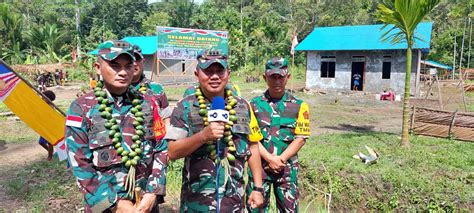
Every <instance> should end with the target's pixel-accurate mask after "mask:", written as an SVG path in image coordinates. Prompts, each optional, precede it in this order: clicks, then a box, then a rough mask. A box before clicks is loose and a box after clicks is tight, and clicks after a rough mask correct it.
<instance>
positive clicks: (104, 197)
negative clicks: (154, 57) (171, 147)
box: [65, 41, 168, 212]
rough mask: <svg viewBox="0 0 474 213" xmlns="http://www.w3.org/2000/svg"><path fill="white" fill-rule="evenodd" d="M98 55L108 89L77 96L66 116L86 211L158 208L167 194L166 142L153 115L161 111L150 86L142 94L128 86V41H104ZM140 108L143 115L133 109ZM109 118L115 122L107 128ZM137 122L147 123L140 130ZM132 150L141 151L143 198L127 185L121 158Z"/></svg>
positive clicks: (139, 168)
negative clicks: (158, 133) (130, 192)
mask: <svg viewBox="0 0 474 213" xmlns="http://www.w3.org/2000/svg"><path fill="white" fill-rule="evenodd" d="M97 60H98V61H97V62H96V63H95V64H94V67H95V68H96V70H97V73H98V74H101V75H102V77H103V83H100V84H103V85H104V86H103V87H104V89H100V88H98V90H97V91H96V92H89V93H87V94H85V95H83V96H81V97H79V98H78V99H76V100H75V101H74V102H73V103H72V104H71V106H70V107H69V110H68V112H67V118H66V135H65V138H66V143H67V147H68V156H69V162H70V165H71V166H72V172H73V174H74V176H75V177H76V179H77V184H78V186H79V189H80V191H81V192H82V193H83V194H84V203H85V212H135V211H138V212H150V211H151V212H157V211H158V208H157V207H158V205H157V204H158V203H162V202H163V196H164V195H165V181H166V178H165V172H166V168H167V158H168V154H167V143H166V142H165V141H163V140H158V141H157V140H156V135H155V131H153V130H152V127H151V126H152V125H153V124H152V122H154V116H153V114H154V113H155V114H156V113H158V112H156V111H154V110H158V109H157V107H153V106H156V104H151V103H152V102H156V100H154V99H155V98H154V95H153V93H152V92H151V91H149V90H147V91H145V92H143V94H138V93H137V92H138V91H136V90H133V89H129V88H130V87H129V86H130V84H131V81H132V75H133V72H134V64H133V61H134V60H135V58H134V56H133V49H132V48H131V45H130V44H129V43H127V42H124V41H106V42H104V43H102V44H101V45H100V46H99V56H98V59H97ZM100 84H99V85H100ZM99 85H98V87H99ZM99 102H100V103H99ZM134 102H135V103H134ZM132 105H133V106H134V107H133V108H132ZM104 106H106V107H105V108H104ZM137 107H139V108H141V111H140V112H141V114H140V115H138V114H137V112H135V113H134V110H136V109H137ZM104 113H105V114H104ZM139 118H140V120H141V121H140V120H139ZM155 121H156V120H155ZM110 122H114V123H115V125H114V126H112V127H107V124H109V123H110ZM135 122H138V124H140V123H141V126H142V128H144V129H143V130H140V131H141V132H140V133H138V132H139V129H140V128H139V127H137V126H136V124H135ZM112 130H114V132H115V133H114V134H113V135H114V136H112V133H111V132H112ZM117 134H118V135H117ZM138 135H140V136H138ZM163 135H164V134H163ZM132 136H133V137H132ZM135 137H137V138H139V139H141V140H142V141H140V143H138V142H137V140H138V139H137V138H135ZM118 147H119V148H118ZM132 152H135V154H136V155H137V156H138V158H137V159H135V158H134V160H136V161H135V162H134V163H135V166H134V168H135V169H136V170H135V171H136V176H135V178H136V186H139V187H140V188H141V189H142V190H143V191H142V192H144V195H143V196H140V197H141V201H140V202H137V201H138V200H136V199H138V198H137V197H138V196H134V197H133V198H131V196H130V195H127V192H126V189H125V187H124V186H125V181H126V180H127V177H128V174H129V173H128V172H129V171H130V169H131V168H132V167H130V165H127V164H125V163H122V162H123V161H125V160H126V159H128V157H130V159H131V158H132V157H135V156H134V155H135V154H133V155H132ZM125 153H127V154H125ZM128 153H129V154H128ZM124 156H125V157H124ZM130 162H131V161H130Z"/></svg>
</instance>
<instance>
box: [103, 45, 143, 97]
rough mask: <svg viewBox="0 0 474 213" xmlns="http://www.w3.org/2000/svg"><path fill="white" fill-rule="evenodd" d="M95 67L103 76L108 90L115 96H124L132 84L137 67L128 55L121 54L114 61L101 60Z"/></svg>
mask: <svg viewBox="0 0 474 213" xmlns="http://www.w3.org/2000/svg"><path fill="white" fill-rule="evenodd" d="M94 67H95V69H96V71H97V73H98V74H100V75H102V78H103V79H104V84H105V87H106V88H107V90H109V92H110V93H112V94H114V95H121V94H123V93H124V92H125V91H127V88H128V86H129V85H130V84H131V83H132V77H133V72H134V71H135V66H134V65H133V60H132V58H131V57H130V56H128V55H126V54H121V55H119V56H118V57H117V58H115V59H114V60H112V61H107V60H104V59H99V61H98V62H96V63H95V64H94Z"/></svg>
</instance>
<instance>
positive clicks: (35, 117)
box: [0, 61, 65, 145]
mask: <svg viewBox="0 0 474 213" xmlns="http://www.w3.org/2000/svg"><path fill="white" fill-rule="evenodd" d="M0 101H3V103H5V105H6V106H7V107H8V108H9V109H10V110H11V111H12V112H13V113H15V115H16V116H18V117H19V118H20V119H21V120H22V121H23V122H24V123H25V124H26V125H27V126H29V127H30V128H31V129H33V130H34V131H35V132H36V133H38V134H39V135H40V136H41V137H43V138H44V139H46V140H47V141H48V142H49V143H51V144H52V145H56V144H57V143H58V142H60V141H62V140H63V139H64V124H65V118H64V115H63V114H61V112H59V111H57V110H56V109H54V108H53V107H52V106H50V105H49V104H48V103H46V101H45V100H43V98H42V97H41V96H40V95H39V94H38V93H37V92H36V91H35V90H34V89H33V88H31V87H30V86H29V85H28V84H27V83H25V82H24V81H23V80H22V79H21V78H20V77H19V76H18V75H17V74H16V73H15V72H13V71H12V70H11V68H10V67H8V66H6V65H5V64H4V63H3V61H0Z"/></svg>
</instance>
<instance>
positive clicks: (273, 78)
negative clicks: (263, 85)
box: [263, 74, 290, 94]
mask: <svg viewBox="0 0 474 213" xmlns="http://www.w3.org/2000/svg"><path fill="white" fill-rule="evenodd" d="M263 78H264V79H265V82H267V85H268V89H269V90H270V92H272V93H273V94H278V93H282V92H285V87H286V82H288V79H289V78H290V74H288V75H286V76H281V75H279V74H273V75H270V76H267V75H263Z"/></svg>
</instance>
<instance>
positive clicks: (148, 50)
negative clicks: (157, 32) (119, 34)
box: [87, 36, 157, 55]
mask: <svg viewBox="0 0 474 213" xmlns="http://www.w3.org/2000/svg"><path fill="white" fill-rule="evenodd" d="M122 40H124V41H128V42H129V43H131V44H136V45H138V46H139V47H140V48H141V49H142V54H143V55H152V54H155V53H156V48H157V44H156V42H157V38H156V36H129V37H125V38H123V39H122ZM98 52H99V50H98V49H95V50H92V51H90V52H88V53H87V54H90V55H97V53H98Z"/></svg>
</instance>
